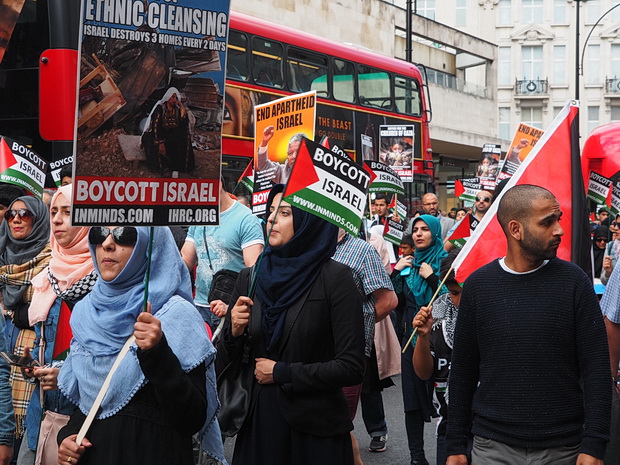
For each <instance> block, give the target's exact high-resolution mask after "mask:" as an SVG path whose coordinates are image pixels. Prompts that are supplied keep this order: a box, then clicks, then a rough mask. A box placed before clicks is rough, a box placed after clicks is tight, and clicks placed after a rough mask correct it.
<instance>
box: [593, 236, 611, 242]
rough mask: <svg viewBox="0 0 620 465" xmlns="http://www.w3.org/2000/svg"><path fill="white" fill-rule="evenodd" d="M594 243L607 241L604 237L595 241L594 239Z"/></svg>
mask: <svg viewBox="0 0 620 465" xmlns="http://www.w3.org/2000/svg"><path fill="white" fill-rule="evenodd" d="M594 242H609V241H608V240H607V239H605V238H604V237H597V238H596V239H594Z"/></svg>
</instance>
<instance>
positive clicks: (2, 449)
mask: <svg viewBox="0 0 620 465" xmlns="http://www.w3.org/2000/svg"><path fill="white" fill-rule="evenodd" d="M12 458H13V448H12V447H11V446H5V445H1V444H0V465H9V463H11V459H12Z"/></svg>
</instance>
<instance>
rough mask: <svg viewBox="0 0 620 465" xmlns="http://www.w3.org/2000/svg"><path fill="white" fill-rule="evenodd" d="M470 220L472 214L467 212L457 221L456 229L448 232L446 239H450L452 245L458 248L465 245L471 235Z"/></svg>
mask: <svg viewBox="0 0 620 465" xmlns="http://www.w3.org/2000/svg"><path fill="white" fill-rule="evenodd" d="M471 220H472V216H471V215H470V214H469V213H468V214H467V215H465V216H464V217H463V219H462V220H461V221H460V222H459V224H458V226H457V227H456V229H455V230H454V231H453V232H452V234H450V237H448V241H450V243H451V244H452V245H454V247H456V248H459V249H460V248H461V247H463V246H464V245H465V243H466V242H467V239H469V236H471V230H472V228H471Z"/></svg>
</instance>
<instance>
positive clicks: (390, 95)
mask: <svg viewBox="0 0 620 465" xmlns="http://www.w3.org/2000/svg"><path fill="white" fill-rule="evenodd" d="M78 12H79V1H77V0H36V1H34V0H26V2H25V6H24V10H23V12H22V15H23V17H20V19H19V20H18V22H17V24H16V26H15V31H14V32H13V36H12V37H11V38H10V40H9V42H8V46H7V52H6V56H5V59H4V60H3V61H2V63H0V78H2V79H0V97H2V98H0V134H3V135H6V136H8V137H12V138H15V139H17V140H20V141H22V142H23V143H25V144H27V145H30V146H31V147H32V148H33V150H35V151H36V152H38V153H39V154H41V155H43V156H44V157H45V158H47V159H48V160H49V161H51V162H58V163H60V160H66V159H67V158H68V157H70V155H71V153H72V149H71V142H70V141H67V140H58V139H56V140H55V141H54V142H53V143H52V142H49V141H46V140H45V139H44V138H45V137H48V136H47V135H46V134H47V133H49V132H53V131H49V129H50V128H48V127H47V126H49V125H50V124H55V123H56V121H57V120H58V119H59V118H55V115H60V114H62V111H63V109H62V108H60V107H61V106H62V105H63V104H62V102H64V101H66V100H67V99H66V98H65V97H63V94H61V93H60V92H59V91H60V90H61V89H62V88H66V85H63V84H66V80H67V79H70V78H71V77H72V76H74V75H75V72H74V68H73V69H65V70H64V71H65V72H64V74H61V75H62V76H63V78H62V81H63V82H60V78H59V77H58V76H59V75H58V73H57V72H56V73H55V74H53V75H52V76H51V77H50V78H46V77H45V72H43V73H42V76H43V77H42V78H41V80H40V82H39V70H41V71H44V70H43V68H45V64H46V63H48V62H47V61H45V60H47V57H48V56H53V57H54V60H53V61H55V62H58V58H57V57H58V56H64V57H65V58H63V60H64V61H63V66H64V67H65V68H68V67H70V66H76V62H77V53H76V52H69V54H68V55H66V54H64V52H61V53H60V54H57V55H53V54H52V52H53V51H57V50H56V49H60V50H64V51H66V50H68V49H76V48H77V37H78V26H79V24H78V22H79V13H78ZM35 39H36V40H35ZM49 49H52V51H50V50H49ZM71 53H73V57H74V58H72V59H66V57H68V56H69V57H70V56H71ZM72 60H73V61H72ZM42 63H43V64H42ZM71 63H73V65H72V64H71ZM39 89H41V90H40V92H39V93H37V92H38V90H39ZM309 90H316V92H317V102H318V107H317V121H316V133H315V134H316V139H317V141H320V140H321V139H323V138H324V137H327V138H328V140H329V142H330V144H332V145H337V146H338V147H339V148H341V149H343V150H345V151H346V152H347V153H348V154H349V155H350V156H351V157H352V158H354V159H355V160H356V161H358V162H360V163H361V162H362V160H364V159H374V160H383V158H386V159H385V160H384V161H386V162H388V163H390V164H394V167H395V168H397V167H399V166H401V167H402V166H404V167H407V166H411V170H410V172H407V173H406V174H407V175H408V176H409V179H410V180H411V182H407V183H406V184H405V186H406V191H407V196H406V198H405V199H404V200H405V203H408V204H409V205H408V206H409V207H412V206H413V205H414V204H415V202H416V201H417V200H418V199H419V198H420V197H421V195H422V194H423V193H424V192H427V191H428V190H429V189H430V190H432V189H433V187H432V182H433V163H432V150H431V148H430V135H429V129H428V123H429V121H430V119H431V109H430V99H429V94H428V88H427V87H426V85H425V76H424V70H423V68H421V67H419V66H416V65H414V64H412V63H408V62H405V61H402V60H397V59H393V58H389V57H385V56H382V55H379V54H376V53H373V52H371V51H368V50H365V49H362V48H359V47H354V46H350V45H346V44H342V43H338V42H334V41H329V40H326V39H324V38H321V37H318V36H314V35H310V34H305V33H301V32H299V31H296V30H293V29H291V28H287V27H283V26H279V25H276V24H273V23H269V22H266V21H263V20H259V19H257V18H253V17H250V16H247V15H244V14H240V13H235V12H232V13H231V15H230V30H229V37H228V58H227V78H226V84H225V94H226V96H225V111H224V116H223V119H222V121H214V122H213V124H215V125H220V124H221V127H222V139H223V140H222V154H223V164H224V175H225V177H226V178H227V180H229V181H232V180H236V178H237V177H238V176H239V174H240V173H241V171H242V170H243V169H244V168H245V166H246V165H247V163H248V161H249V159H250V158H251V157H253V155H254V154H253V151H254V148H253V147H254V143H253V140H254V122H253V114H254V106H255V105H256V104H260V103H264V102H267V101H270V100H274V99H277V98H279V97H282V96H285V95H291V94H294V93H300V92H305V91H309ZM50 102H53V103H52V104H51V105H52V106H51V107H50ZM74 105H75V103H74V101H72V102H70V103H69V105H67V107H68V108H64V111H73V108H74ZM39 108H40V111H39V110H38V109H39ZM40 115H41V118H40ZM43 115H47V118H46V117H44V116H43ZM50 115H51V118H50ZM39 126H40V127H39ZM386 126H391V127H395V126H400V127H401V128H406V129H407V130H409V132H408V134H409V138H408V139H407V149H408V151H409V152H408V153H409V155H408V157H409V159H408V160H406V161H405V162H404V163H403V162H402V160H399V159H398V158H397V157H396V158H394V157H393V158H390V159H387V155H386V154H387V152H389V151H390V150H391V147H386V146H385V141H386V140H392V142H393V141H394V139H390V138H387V137H386V138H383V139H382V138H381V136H380V130H381V128H382V127H383V129H384V130H387V129H386ZM65 133H67V131H65ZM69 133H72V131H69ZM257 137H260V135H258V136H257ZM381 143H383V146H381ZM391 155H392V156H393V155H394V154H391ZM398 156H400V155H398ZM382 157H383V158H382ZM405 171H406V170H405ZM401 172H402V168H401ZM410 211H412V209H411V208H410Z"/></svg>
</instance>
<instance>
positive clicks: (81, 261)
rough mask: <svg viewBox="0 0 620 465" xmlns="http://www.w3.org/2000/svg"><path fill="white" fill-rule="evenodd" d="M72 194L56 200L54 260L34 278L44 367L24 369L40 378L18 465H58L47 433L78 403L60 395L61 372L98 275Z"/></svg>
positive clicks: (34, 321)
mask: <svg viewBox="0 0 620 465" xmlns="http://www.w3.org/2000/svg"><path fill="white" fill-rule="evenodd" d="M72 190H73V188H72V185H71V184H69V185H67V186H63V187H61V188H59V189H58V190H57V191H56V193H55V194H54V196H53V197H52V201H51V208H50V216H51V218H50V226H51V230H52V234H51V236H50V247H51V249H52V258H51V260H50V262H49V266H48V267H47V268H46V269H45V270H43V272H42V273H39V274H38V275H37V276H36V277H35V278H33V280H32V286H33V288H34V294H33V296H32V303H31V305H30V308H29V310H28V316H29V320H30V324H31V325H33V326H34V329H35V332H36V333H37V339H36V342H35V347H34V351H33V354H32V355H33V356H34V358H35V359H36V360H38V362H39V363H40V364H41V365H42V366H40V367H35V368H34V369H27V370H24V374H25V375H26V376H30V377H33V378H35V379H36V382H37V384H36V387H35V390H34V392H33V394H32V398H31V399H30V404H29V405H28V413H27V416H26V425H27V427H26V434H25V438H24V440H23V441H22V444H21V447H20V450H19V457H18V461H17V465H33V464H34V463H35V453H36V454H37V455H38V456H40V457H42V463H44V464H46V463H54V461H55V460H56V457H57V456H58V445H57V444H56V437H55V436H54V437H51V435H49V434H47V433H48V431H55V432H57V429H56V430H54V429H51V430H49V429H48V428H50V427H51V426H52V423H51V422H49V420H50V418H54V423H53V425H54V427H55V428H57V427H58V425H59V424H61V422H62V421H64V422H65V423H66V419H68V416H67V415H68V414H70V413H71V412H72V411H73V404H71V403H70V402H69V401H68V399H67V398H66V397H64V396H63V395H62V394H60V392H59V391H58V385H57V379H58V371H59V370H60V367H61V366H62V363H63V360H64V359H65V358H66V356H67V352H68V349H69V342H70V340H71V327H70V326H69V318H70V316H71V310H72V309H73V307H74V305H75V304H76V302H78V301H79V300H81V299H82V298H83V297H84V296H85V295H86V294H87V293H88V292H90V290H91V289H92V287H93V285H94V284H95V281H96V280H97V273H96V271H95V269H94V265H93V260H92V258H91V256H90V251H89V250H88V228H80V227H76V226H71V221H70V218H71V194H72ZM41 391H42V393H41ZM41 394H42V395H41ZM41 400H43V408H44V410H43V411H45V415H46V417H47V419H48V422H45V423H44V431H42V432H41V435H39V430H40V429H41V418H42V412H43V411H42V406H41ZM39 439H40V441H39ZM37 443H38V447H37Z"/></svg>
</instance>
